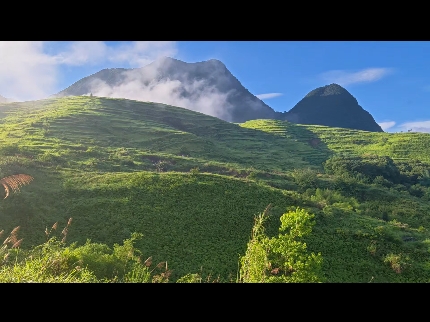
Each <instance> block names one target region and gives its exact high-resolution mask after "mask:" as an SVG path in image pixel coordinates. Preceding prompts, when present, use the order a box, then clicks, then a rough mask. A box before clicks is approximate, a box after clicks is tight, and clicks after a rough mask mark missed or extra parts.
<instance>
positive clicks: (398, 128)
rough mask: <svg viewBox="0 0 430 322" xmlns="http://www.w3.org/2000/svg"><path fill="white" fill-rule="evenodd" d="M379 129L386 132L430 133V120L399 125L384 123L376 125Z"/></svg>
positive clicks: (391, 122) (390, 122)
mask: <svg viewBox="0 0 430 322" xmlns="http://www.w3.org/2000/svg"><path fill="white" fill-rule="evenodd" d="M378 124H379V125H380V126H381V128H382V129H383V130H384V131H386V130H389V131H388V132H392V133H393V132H408V131H410V132H423V133H430V120H429V121H415V122H404V123H401V124H399V125H396V124H397V123H396V122H394V121H386V122H380V123H378Z"/></svg>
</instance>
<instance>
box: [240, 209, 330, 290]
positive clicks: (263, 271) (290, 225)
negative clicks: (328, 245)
mask: <svg viewBox="0 0 430 322" xmlns="http://www.w3.org/2000/svg"><path fill="white" fill-rule="evenodd" d="M269 206H270V205H269ZM269 209H270V207H267V208H266V210H265V211H264V212H263V213H262V214H260V215H258V216H257V217H256V218H255V223H254V226H253V228H252V234H251V240H250V241H249V242H248V245H247V250H246V253H245V255H244V256H242V257H241V258H240V262H239V263H240V269H239V282H242V283H300V282H302V283H303V282H305V283H306V282H321V281H322V278H321V276H320V271H321V265H322V255H321V254H320V253H318V254H314V253H310V254H308V252H307V246H306V243H304V242H301V241H299V240H298V239H299V238H300V237H303V236H304V235H307V234H309V233H311V231H312V227H313V225H314V224H315V222H313V221H312V219H313V217H314V215H311V214H309V213H307V212H306V211H305V210H303V209H300V208H296V210H294V211H289V212H287V213H284V214H283V215H282V216H281V218H280V220H281V226H280V228H279V235H278V236H275V237H272V238H269V237H268V236H266V234H265V231H264V223H265V221H266V219H267V218H268V215H267V213H268V211H269Z"/></svg>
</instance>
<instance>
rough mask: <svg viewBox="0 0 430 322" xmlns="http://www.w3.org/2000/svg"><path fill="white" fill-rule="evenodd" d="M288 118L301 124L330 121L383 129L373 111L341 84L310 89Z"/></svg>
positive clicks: (331, 123) (371, 128)
mask: <svg viewBox="0 0 430 322" xmlns="http://www.w3.org/2000/svg"><path fill="white" fill-rule="evenodd" d="M284 119H286V120H288V121H291V122H294V123H300V124H314V125H326V126H330V127H342V128H349V129H356V130H363V131H371V132H383V130H382V128H381V127H380V126H379V125H378V124H377V123H376V121H375V120H374V119H373V117H372V115H371V114H370V113H369V112H367V111H366V110H364V109H363V108H362V107H361V106H360V105H358V102H357V99H356V98H355V97H354V96H352V95H351V94H350V93H349V92H348V91H347V90H346V89H345V88H343V87H342V86H340V85H338V84H330V85H326V86H323V87H318V88H316V89H314V90H312V91H310V92H309V93H308V94H307V95H306V96H305V97H304V98H303V99H302V100H301V101H300V102H298V103H297V104H296V105H295V106H294V107H293V108H292V109H291V110H289V111H288V112H287V113H284Z"/></svg>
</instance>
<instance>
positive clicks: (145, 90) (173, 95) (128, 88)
mask: <svg viewBox="0 0 430 322" xmlns="http://www.w3.org/2000/svg"><path fill="white" fill-rule="evenodd" d="M89 94H92V95H94V96H103V97H113V98H128V99H135V100H140V101H153V102H159V103H164V104H169V105H175V106H179V107H185V108H188V109H191V110H194V111H198V112H202V113H204V114H207V115H211V116H215V117H218V118H220V119H222V120H225V121H229V122H235V123H241V122H245V121H247V120H251V119H274V118H276V115H277V113H276V112H275V111H274V110H273V109H272V108H271V107H269V106H268V105H266V104H265V103H264V102H263V101H261V100H260V99H259V98H257V97H256V96H255V95H253V94H251V93H250V92H249V91H248V90H247V89H246V88H245V87H244V86H243V85H242V84H241V83H240V82H239V80H238V79H237V78H236V77H234V76H233V75H232V74H231V72H230V71H229V70H228V69H227V68H226V66H225V65H224V64H223V63H222V62H221V61H219V60H216V59H211V60H208V61H203V62H197V63H186V62H183V61H180V60H177V59H173V58H168V57H164V58H161V59H158V60H156V61H154V62H153V63H151V64H149V65H147V66H145V67H142V68H133V69H124V68H111V69H103V70H101V71H99V72H97V73H95V74H93V75H90V76H88V77H85V78H83V79H81V80H79V81H77V82H76V83H74V84H73V85H71V86H69V87H68V88H66V89H64V90H62V91H61V92H59V93H57V94H56V95H54V96H55V97H63V96H74V95H76V96H80V95H89Z"/></svg>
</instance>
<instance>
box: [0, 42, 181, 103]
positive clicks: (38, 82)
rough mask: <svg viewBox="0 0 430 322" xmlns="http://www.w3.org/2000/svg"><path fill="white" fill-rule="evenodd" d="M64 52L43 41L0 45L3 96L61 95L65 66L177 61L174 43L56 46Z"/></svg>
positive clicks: (132, 64)
mask: <svg viewBox="0 0 430 322" xmlns="http://www.w3.org/2000/svg"><path fill="white" fill-rule="evenodd" d="M55 45H58V46H57V48H58V47H62V49H60V50H58V49H57V52H54V53H48V52H47V50H46V49H47V48H46V42H42V41H0V95H3V96H4V97H10V98H13V99H15V100H20V101H23V100H36V99H42V98H45V97H48V96H49V95H51V94H53V93H55V92H57V91H59V90H60V89H59V88H57V86H58V82H57V80H58V74H59V67H60V66H61V65H68V66H85V65H89V64H93V65H94V64H103V63H115V64H120V63H121V64H123V65H127V66H128V67H141V66H143V65H145V64H148V63H150V62H152V61H154V60H156V59H157V58H159V57H161V56H170V57H173V56H175V55H176V53H177V49H176V43H175V42H171V41H136V42H124V43H120V44H117V46H113V45H112V43H107V42H102V41H79V42H60V43H55Z"/></svg>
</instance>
